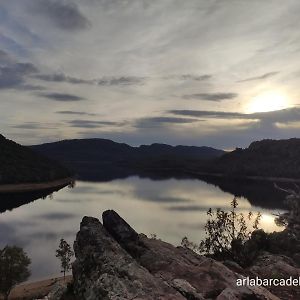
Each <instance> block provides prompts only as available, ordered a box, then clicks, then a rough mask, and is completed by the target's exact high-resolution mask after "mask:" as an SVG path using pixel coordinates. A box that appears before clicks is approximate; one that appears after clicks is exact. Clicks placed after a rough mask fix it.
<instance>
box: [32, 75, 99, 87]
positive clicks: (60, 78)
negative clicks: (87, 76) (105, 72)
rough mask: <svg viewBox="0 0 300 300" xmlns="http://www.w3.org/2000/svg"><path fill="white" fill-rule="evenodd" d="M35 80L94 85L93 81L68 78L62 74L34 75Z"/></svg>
mask: <svg viewBox="0 0 300 300" xmlns="http://www.w3.org/2000/svg"><path fill="white" fill-rule="evenodd" d="M35 78H37V79H40V80H43V81H50V82H68V83H74V84H81V83H86V84H91V83H95V82H94V81H93V80H84V79H80V78H76V77H72V76H68V75H65V74H63V73H55V74H39V75H36V76H35Z"/></svg>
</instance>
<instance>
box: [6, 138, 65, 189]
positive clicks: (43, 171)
mask: <svg viewBox="0 0 300 300" xmlns="http://www.w3.org/2000/svg"><path fill="white" fill-rule="evenodd" d="M70 175H71V172H70V171H69V170H67V169H66V168H65V167H63V166H62V165H61V164H60V163H57V162H55V161H53V160H52V159H49V158H46V157H44V156H42V155H41V154H38V153H36V152H35V151H33V150H32V149H29V148H28V147H25V146H21V145H19V144H17V143H15V142H13V141H11V140H9V139H6V138H5V137H4V136H3V135H0V184H16V183H41V182H47V181H52V180H56V179H61V178H65V177H69V176H70Z"/></svg>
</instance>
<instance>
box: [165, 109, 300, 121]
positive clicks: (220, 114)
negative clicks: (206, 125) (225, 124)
mask: <svg viewBox="0 0 300 300" xmlns="http://www.w3.org/2000/svg"><path fill="white" fill-rule="evenodd" d="M168 113H171V114H174V115H179V116H190V117H202V118H216V119H244V120H260V121H264V122H269V123H274V122H282V123H286V122H292V121H298V120H300V108H299V107H290V108H286V109H281V110H275V111H269V112H256V113H251V114H244V113H238V112H224V111H205V110H170V111H168Z"/></svg>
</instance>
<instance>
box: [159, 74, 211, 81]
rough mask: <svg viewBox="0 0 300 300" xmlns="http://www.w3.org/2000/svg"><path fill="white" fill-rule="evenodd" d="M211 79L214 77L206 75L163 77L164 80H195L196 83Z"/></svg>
mask: <svg viewBox="0 0 300 300" xmlns="http://www.w3.org/2000/svg"><path fill="white" fill-rule="evenodd" d="M211 78H212V76H211V75H209V74H204V75H193V74H182V75H169V76H164V77H162V79H179V80H195V81H205V80H208V79H211Z"/></svg>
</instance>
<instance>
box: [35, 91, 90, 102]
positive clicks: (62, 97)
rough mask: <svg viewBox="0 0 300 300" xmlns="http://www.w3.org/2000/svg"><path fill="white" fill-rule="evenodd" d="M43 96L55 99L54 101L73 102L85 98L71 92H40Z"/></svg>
mask: <svg viewBox="0 0 300 300" xmlns="http://www.w3.org/2000/svg"><path fill="white" fill-rule="evenodd" d="M40 95H41V96H43V97H45V98H48V99H51V100H54V101H62V102H72V101H82V100H85V99H84V98H82V97H79V96H75V95H71V94H63V93H62V94H61V93H49V94H40Z"/></svg>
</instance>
